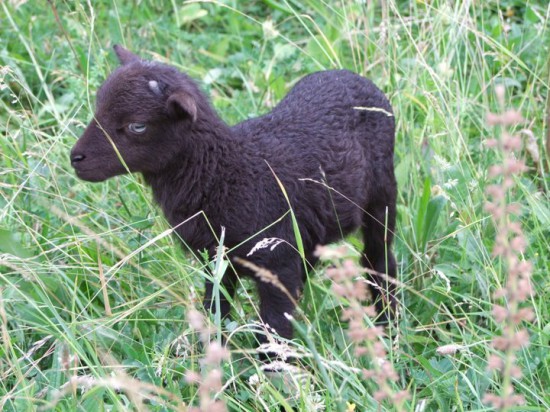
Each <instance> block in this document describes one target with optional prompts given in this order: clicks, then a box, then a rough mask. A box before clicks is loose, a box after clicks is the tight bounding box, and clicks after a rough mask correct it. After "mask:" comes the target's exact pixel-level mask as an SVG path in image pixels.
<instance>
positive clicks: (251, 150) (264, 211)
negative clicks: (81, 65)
mask: <svg viewBox="0 0 550 412" xmlns="http://www.w3.org/2000/svg"><path fill="white" fill-rule="evenodd" d="M115 52H116V54H117V56H118V58H119V60H120V63H121V66H120V67H119V68H118V69H116V70H115V71H114V72H113V73H112V74H111V75H110V76H109V78H108V79H107V80H106V81H105V83H104V84H103V85H102V86H101V88H100V89H99V91H98V92H97V105H96V112H95V116H94V118H93V120H92V121H91V123H90V124H89V125H88V127H87V128H86V130H85V131H84V134H83V135H82V136H81V137H80V139H79V140H78V141H77V143H76V144H75V146H74V148H73V149H72V151H71V164H72V166H73V167H74V169H75V171H76V174H77V175H78V177H80V178H81V179H84V180H88V181H91V182H99V181H103V180H105V179H108V178H110V177H113V176H116V175H120V174H124V173H128V172H141V173H142V174H143V176H144V179H145V181H146V182H147V184H148V185H150V186H151V188H152V190H153V195H154V198H155V200H156V202H157V203H158V204H159V205H160V207H161V208H162V210H163V212H164V214H165V215H166V218H167V219H168V221H169V223H170V224H171V225H172V226H174V227H176V231H177V233H178V234H179V236H180V237H181V239H183V241H184V242H186V243H187V245H188V246H189V247H191V248H192V249H193V250H196V251H201V252H202V251H204V250H206V251H208V252H209V256H215V253H216V247H217V245H218V240H217V238H218V237H219V234H220V232H221V228H222V227H225V246H226V247H227V248H228V250H229V252H228V257H229V259H230V260H231V261H232V265H231V266H232V269H230V270H228V271H227V272H226V273H225V275H224V277H223V280H222V283H223V285H224V286H225V288H226V290H227V292H228V293H229V294H231V295H232V294H233V293H234V291H235V287H236V277H237V276H251V277H253V278H254V279H255V280H256V283H257V288H258V292H259V297H260V316H261V318H262V320H263V322H264V323H266V324H268V325H269V326H270V327H271V328H273V329H275V330H276V332H277V333H278V334H279V335H280V336H282V337H285V338H291V337H292V325H291V323H290V321H289V320H288V319H287V317H285V313H288V314H291V313H292V312H293V309H294V304H295V301H296V299H297V298H298V296H299V294H300V292H301V290H302V287H303V284H304V281H305V275H306V272H307V270H306V267H309V266H310V265H314V264H315V262H316V257H315V255H314V251H315V248H316V246H317V245H324V244H327V243H330V242H334V241H337V240H338V239H342V238H343V237H344V236H346V234H349V233H350V232H352V231H353V230H355V229H357V228H362V230H363V236H364V245H365V246H364V254H363V258H362V264H363V265H364V266H365V267H366V268H368V269H372V270H374V271H376V272H379V273H380V275H379V276H378V275H375V276H371V278H372V280H373V282H375V283H376V284H377V285H378V286H377V287H374V288H371V290H372V292H373V295H374V297H375V298H376V299H377V300H378V302H379V308H382V307H383V306H382V304H381V303H380V302H382V301H384V302H393V300H394V298H393V291H394V288H393V286H392V283H391V282H389V283H388V282H387V279H388V278H390V279H391V278H393V277H395V272H396V264H395V259H394V257H393V254H392V252H391V249H390V248H391V243H392V238H393V233H394V226H395V202H396V182H395V177H394V167H393V149H394V136H395V123H394V117H393V113H392V108H391V106H390V104H389V102H388V100H387V99H386V97H385V96H384V94H383V93H382V92H381V91H380V90H379V89H378V88H377V87H376V86H375V85H374V84H373V83H372V82H371V81H369V80H367V79H365V78H363V77H361V76H359V75H357V74H354V73H352V72H349V71H346V70H330V71H322V72H318V73H313V74H310V75H308V76H306V77H304V78H303V79H302V80H300V81H299V82H298V83H297V84H296V85H295V86H294V87H293V88H292V90H291V91H290V92H289V93H288V95H287V96H286V97H285V98H284V99H283V100H282V101H281V102H280V103H279V104H278V105H277V106H276V107H275V108H274V109H273V110H272V111H271V112H270V113H267V114H265V115H263V116H260V117H257V118H254V119H249V120H246V121H244V122H242V123H239V124H237V125H235V126H228V125H227V124H226V123H225V122H224V121H223V120H221V119H220V117H219V116H218V115H217V114H216V112H215V111H214V109H213V108H212V106H211V105H210V103H209V101H208V99H207V97H206V96H205V95H204V94H203V92H201V90H200V89H199V87H198V86H197V85H196V83H195V82H194V81H193V80H191V78H189V77H188V76H187V75H185V74H183V73H181V72H179V71H178V70H177V69H175V68H174V67H171V66H168V65H165V64H161V63H157V62H150V61H145V60H142V59H140V58H139V57H138V56H136V55H134V54H132V53H131V52H129V51H128V50H126V49H124V48H123V47H121V46H115ZM285 193H286V195H285ZM289 210H292V213H293V214H294V216H295V218H296V221H297V222H298V225H297V226H298V228H299V237H298V236H297V235H296V233H295V232H296V231H295V229H294V227H293V222H292V214H291V213H290V212H289ZM201 211H202V212H203V213H198V212H201ZM197 213H198V214H197ZM195 214H197V216H196V217H194V218H193V219H190V220H189V221H188V222H186V223H184V224H181V223H182V222H184V221H186V220H188V219H189V218H190V217H191V216H193V215H195ZM266 238H275V239H280V240H282V242H280V243H279V244H278V245H277V246H276V247H274V248H271V247H266V248H256V249H257V250H255V251H254V253H252V254H250V252H251V250H252V249H253V248H254V246H255V245H257V244H258V242H260V241H261V240H262V239H266ZM300 238H301V243H302V246H303V252H304V255H305V259H306V262H307V264H304V260H303V259H302V257H301V256H300V253H299V252H298V249H299V248H298V243H299V242H298V241H297V239H300ZM272 246H274V244H273V245H272ZM241 259H242V260H241ZM251 264H252V265H251ZM253 265H255V266H253ZM251 268H252V269H255V268H263V269H267V270H269V272H270V273H271V274H272V275H274V276H276V277H277V278H278V281H276V282H273V281H266V279H265V277H264V278H261V277H259V276H257V273H256V272H255V270H252V269H251ZM386 275H387V276H386ZM262 279H263V280H262ZM281 285H282V286H284V288H285V289H286V290H282V287H281ZM220 299H221V313H220V315H221V316H222V317H226V316H227V315H228V313H229V310H230V305H229V302H228V300H227V299H226V298H225V297H224V296H223V295H222V296H221V298H220ZM211 304H212V284H211V283H210V282H207V283H206V296H205V306H206V308H208V309H211Z"/></svg>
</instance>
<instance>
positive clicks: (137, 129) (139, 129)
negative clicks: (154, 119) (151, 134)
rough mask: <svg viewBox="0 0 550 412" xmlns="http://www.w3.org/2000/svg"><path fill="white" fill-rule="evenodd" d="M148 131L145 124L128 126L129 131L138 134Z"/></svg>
mask: <svg viewBox="0 0 550 412" xmlns="http://www.w3.org/2000/svg"><path fill="white" fill-rule="evenodd" d="M146 129H147V126H145V125H144V124H143V123H130V124H129V125H128V130H130V131H131V132H132V133H136V134H142V133H144V132H145V130H146Z"/></svg>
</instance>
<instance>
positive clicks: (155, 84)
mask: <svg viewBox="0 0 550 412" xmlns="http://www.w3.org/2000/svg"><path fill="white" fill-rule="evenodd" d="M149 88H150V89H151V90H152V91H153V93H155V94H157V95H160V94H162V92H161V91H160V87H159V84H158V82H157V81H156V80H149Z"/></svg>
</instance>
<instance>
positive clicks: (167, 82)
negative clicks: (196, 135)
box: [71, 46, 205, 182]
mask: <svg viewBox="0 0 550 412" xmlns="http://www.w3.org/2000/svg"><path fill="white" fill-rule="evenodd" d="M115 52H116V54H117V56H118V58H119V60H120V63H121V66H120V67H119V68H118V69H117V70H115V71H114V72H113V73H112V74H111V75H110V76H109V78H108V79H107V80H106V81H105V83H103V85H102V86H101V88H100V89H99V91H98V93H97V99H96V111H95V115H94V118H93V119H92V121H91V122H90V124H89V125H88V127H87V128H86V130H85V131H84V133H83V135H82V136H81V137H80V139H79V140H78V141H77V142H76V144H75V146H74V147H73V149H72V150H71V164H72V166H73V167H74V169H75V171H76V174H77V175H78V177H80V178H81V179H84V180H88V181H92V182H99V181H103V180H105V179H108V178H110V177H112V176H116V175H120V174H123V173H127V172H143V173H156V172H159V171H160V170H162V169H163V168H164V167H166V165H167V164H169V163H170V162H171V160H172V159H173V158H174V156H178V155H181V153H182V152H183V151H184V150H185V146H186V142H185V140H186V136H187V137H188V135H189V134H190V131H191V129H192V128H193V127H194V125H195V122H196V120H197V116H198V115H199V114H200V112H202V111H203V110H205V109H204V107H203V106H204V103H203V100H204V98H203V97H202V95H201V92H200V91H199V90H198V88H197V86H196V85H195V84H194V83H193V81H191V80H190V79H189V77H187V76H186V75H184V74H182V73H180V72H179V71H177V70H176V69H175V68H173V67H170V66H167V65H164V64H160V63H153V62H148V61H143V60H141V59H140V58H139V57H138V56H136V55H134V54H132V53H130V52H129V51H128V50H126V49H124V48H122V47H121V46H115Z"/></svg>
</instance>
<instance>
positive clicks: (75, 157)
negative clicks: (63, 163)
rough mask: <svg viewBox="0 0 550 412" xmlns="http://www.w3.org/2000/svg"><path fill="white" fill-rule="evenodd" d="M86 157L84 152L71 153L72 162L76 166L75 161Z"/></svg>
mask: <svg viewBox="0 0 550 412" xmlns="http://www.w3.org/2000/svg"><path fill="white" fill-rule="evenodd" d="M84 159H86V156H84V155H82V154H72V155H71V164H72V165H73V166H74V164H75V163H78V162H81V161H83V160H84Z"/></svg>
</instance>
